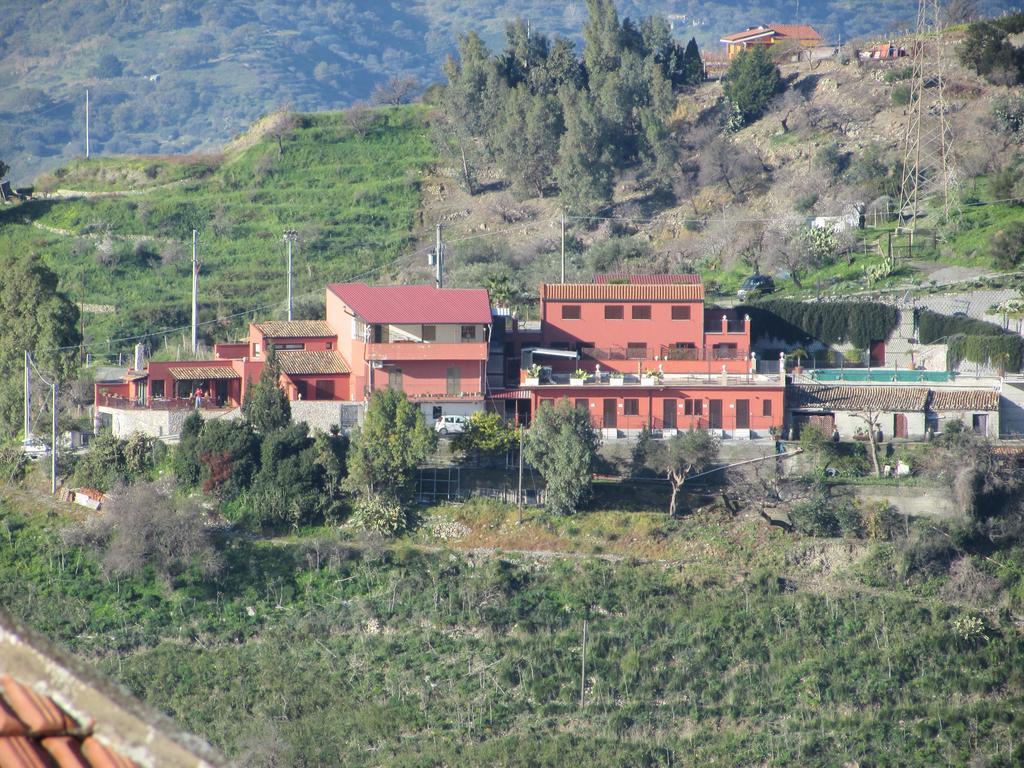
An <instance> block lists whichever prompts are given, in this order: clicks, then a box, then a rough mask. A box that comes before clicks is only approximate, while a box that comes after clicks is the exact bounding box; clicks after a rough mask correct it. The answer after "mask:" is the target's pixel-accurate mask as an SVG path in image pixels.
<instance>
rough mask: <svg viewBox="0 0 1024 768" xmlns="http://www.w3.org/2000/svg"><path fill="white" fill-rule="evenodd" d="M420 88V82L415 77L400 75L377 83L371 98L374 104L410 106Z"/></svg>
mask: <svg viewBox="0 0 1024 768" xmlns="http://www.w3.org/2000/svg"><path fill="white" fill-rule="evenodd" d="M420 88H421V86H420V81H419V79H418V78H417V77H416V76H415V75H399V76H398V77H392V78H390V79H389V80H385V81H384V82H382V83H377V85H376V86H374V89H373V93H372V94H371V96H370V98H371V99H372V100H373V103H374V104H390V105H392V106H397V105H398V104H408V103H409V102H410V101H412V99H413V97H414V96H415V95H416V94H417V93H418V92H419V91H420Z"/></svg>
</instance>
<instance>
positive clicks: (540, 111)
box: [496, 85, 562, 197]
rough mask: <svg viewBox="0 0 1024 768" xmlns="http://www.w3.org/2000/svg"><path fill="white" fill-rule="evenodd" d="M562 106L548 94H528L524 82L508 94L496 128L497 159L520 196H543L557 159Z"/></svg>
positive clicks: (560, 133) (549, 182)
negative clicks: (501, 116)
mask: <svg viewBox="0 0 1024 768" xmlns="http://www.w3.org/2000/svg"><path fill="white" fill-rule="evenodd" d="M561 135H562V109H561V105H560V104H559V102H558V99H556V98H554V97H552V96H545V95H539V96H534V95H532V94H531V93H530V92H529V90H528V89H527V88H526V86H525V85H520V86H518V87H517V88H515V89H514V90H513V91H512V92H511V93H510V95H509V99H508V102H507V105H506V108H505V115H504V122H503V125H502V126H501V128H500V129H499V131H498V141H497V142H496V144H497V146H499V147H500V150H499V160H500V162H501V165H502V167H503V169H504V170H505V173H506V174H508V176H509V177H510V178H511V179H512V184H513V189H514V190H515V191H516V192H517V193H519V194H520V195H521V196H522V197H527V196H529V195H537V196H538V197H544V193H545V191H546V190H547V189H548V187H549V186H550V184H551V181H552V170H553V169H554V167H555V164H556V163H557V162H558V144H559V138H560V137H561Z"/></svg>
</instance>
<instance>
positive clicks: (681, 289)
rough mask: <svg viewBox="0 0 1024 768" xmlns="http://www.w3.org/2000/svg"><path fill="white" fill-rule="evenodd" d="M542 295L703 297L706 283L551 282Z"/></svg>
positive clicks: (635, 298)
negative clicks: (624, 283) (626, 283)
mask: <svg viewBox="0 0 1024 768" xmlns="http://www.w3.org/2000/svg"><path fill="white" fill-rule="evenodd" d="M540 295H541V298H542V299H547V300H549V301H552V300H553V301H702V300H703V299H704V286H703V285H700V284H699V283H697V284H694V283H689V284H684V285H651V284H643V285H623V284H619V283H614V284H606V285H602V284H599V283H548V284H546V285H542V286H541V293H540Z"/></svg>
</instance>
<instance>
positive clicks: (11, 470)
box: [0, 445, 28, 483]
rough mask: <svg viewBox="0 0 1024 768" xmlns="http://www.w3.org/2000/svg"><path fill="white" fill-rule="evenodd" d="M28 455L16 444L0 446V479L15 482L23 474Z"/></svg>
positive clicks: (26, 465)
mask: <svg viewBox="0 0 1024 768" xmlns="http://www.w3.org/2000/svg"><path fill="white" fill-rule="evenodd" d="M26 469H28V457H27V456H25V452H24V451H22V450H21V447H20V446H17V445H5V446H3V447H0V481H2V482H5V483H16V482H18V481H19V480H21V479H22V478H23V477H24V476H25V470H26Z"/></svg>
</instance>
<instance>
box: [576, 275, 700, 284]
mask: <svg viewBox="0 0 1024 768" xmlns="http://www.w3.org/2000/svg"><path fill="white" fill-rule="evenodd" d="M594 282H596V283H597V284H598V285H608V284H614V283H628V284H630V285H697V284H699V283H700V275H695V274H692V273H690V274H685V275H678V274H677V275H631V274H628V273H626V272H608V273H605V274H603V275H597V276H596V277H594Z"/></svg>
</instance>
